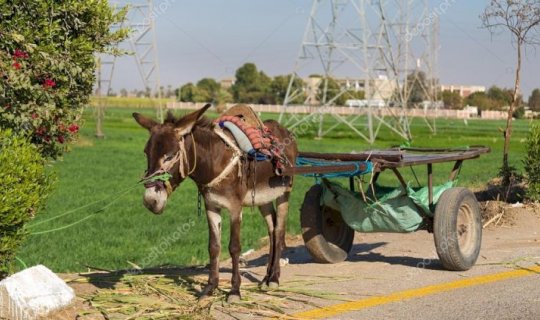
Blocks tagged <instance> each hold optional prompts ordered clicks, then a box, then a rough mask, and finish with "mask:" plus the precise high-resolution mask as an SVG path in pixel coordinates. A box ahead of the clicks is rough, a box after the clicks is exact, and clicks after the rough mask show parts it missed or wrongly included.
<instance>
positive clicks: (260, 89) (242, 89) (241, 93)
mask: <svg viewBox="0 0 540 320" xmlns="http://www.w3.org/2000/svg"><path fill="white" fill-rule="evenodd" d="M235 77H236V81H235V83H234V85H233V86H232V87H231V91H232V94H233V97H234V100H235V101H236V102H240V103H275V101H274V99H273V97H272V94H271V92H270V84H271V83H272V79H270V77H268V76H267V75H266V74H265V73H264V72H262V71H260V72H259V71H258V70H257V66H255V64H253V63H246V64H244V65H243V66H241V67H240V68H238V70H236V74H235Z"/></svg>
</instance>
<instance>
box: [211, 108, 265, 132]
mask: <svg viewBox="0 0 540 320" xmlns="http://www.w3.org/2000/svg"><path fill="white" fill-rule="evenodd" d="M223 116H233V117H238V118H240V119H242V120H243V121H244V122H245V123H246V125H247V126H248V127H254V128H260V129H262V128H264V124H263V123H262V121H261V119H259V116H257V114H256V113H255V111H253V109H251V107H250V106H248V105H245V104H237V105H234V106H232V107H230V108H229V109H227V110H226V111H224V112H223V113H222V114H221V115H220V118H221V117H223Z"/></svg>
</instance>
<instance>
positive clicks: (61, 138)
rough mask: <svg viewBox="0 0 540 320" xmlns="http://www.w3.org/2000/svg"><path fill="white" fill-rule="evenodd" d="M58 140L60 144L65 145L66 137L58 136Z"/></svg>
mask: <svg viewBox="0 0 540 320" xmlns="http://www.w3.org/2000/svg"><path fill="white" fill-rule="evenodd" d="M56 140H58V142H60V143H64V136H58V137H56Z"/></svg>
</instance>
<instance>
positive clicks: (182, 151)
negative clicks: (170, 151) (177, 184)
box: [141, 132, 197, 196]
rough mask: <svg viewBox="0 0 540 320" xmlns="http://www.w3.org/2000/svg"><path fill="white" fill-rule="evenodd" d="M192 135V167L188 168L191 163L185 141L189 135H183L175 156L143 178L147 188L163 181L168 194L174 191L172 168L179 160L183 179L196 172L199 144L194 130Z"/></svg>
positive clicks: (179, 170) (179, 169)
mask: <svg viewBox="0 0 540 320" xmlns="http://www.w3.org/2000/svg"><path fill="white" fill-rule="evenodd" d="M190 135H191V140H192V143H193V166H191V168H188V167H190V165H189V159H188V156H187V150H186V141H185V137H186V136H187V135H184V136H181V137H180V138H179V139H178V151H177V152H176V153H175V154H174V157H173V158H172V159H170V160H166V161H165V162H164V163H163V165H162V166H161V168H160V169H159V170H156V171H154V172H153V173H152V174H150V175H148V173H147V174H146V175H145V176H144V177H143V178H142V179H141V181H144V186H145V188H152V187H155V186H156V185H159V184H160V183H163V184H164V185H165V190H166V191H167V196H170V195H171V193H172V191H173V190H172V185H171V182H170V178H171V177H172V175H171V173H170V170H171V169H172V168H173V167H174V166H175V164H176V163H177V162H178V173H179V174H180V177H181V178H182V179H184V178H186V177H187V176H189V175H191V174H192V173H193V172H195V169H196V168H197V144H196V143H195V137H194V136H193V132H190Z"/></svg>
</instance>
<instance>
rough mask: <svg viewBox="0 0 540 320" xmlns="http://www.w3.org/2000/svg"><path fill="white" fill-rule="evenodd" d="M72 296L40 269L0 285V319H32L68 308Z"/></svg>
mask: <svg viewBox="0 0 540 320" xmlns="http://www.w3.org/2000/svg"><path fill="white" fill-rule="evenodd" d="M74 298H75V293H74V292H73V289H71V288H70V287H69V286H68V285H67V284H66V283H65V282H64V281H63V280H62V279H60V278H59V277H58V276H57V275H56V274H54V272H52V271H51V270H49V269H47V267H45V266H43V265H37V266H35V267H32V268H28V269H25V270H23V271H21V272H18V273H16V274H14V275H12V276H11V277H8V278H6V279H4V280H2V281H0V318H7V319H14V320H19V319H25V320H26V319H35V318H38V317H43V316H46V315H47V314H49V313H50V312H53V311H56V310H60V309H62V308H64V307H66V306H68V305H69V304H70V303H71V301H73V299H74Z"/></svg>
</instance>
